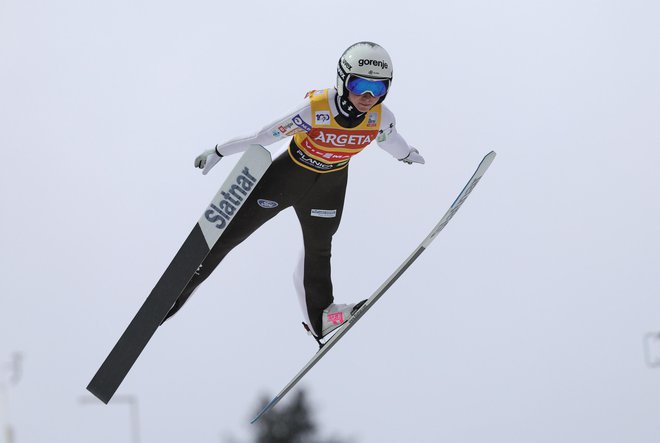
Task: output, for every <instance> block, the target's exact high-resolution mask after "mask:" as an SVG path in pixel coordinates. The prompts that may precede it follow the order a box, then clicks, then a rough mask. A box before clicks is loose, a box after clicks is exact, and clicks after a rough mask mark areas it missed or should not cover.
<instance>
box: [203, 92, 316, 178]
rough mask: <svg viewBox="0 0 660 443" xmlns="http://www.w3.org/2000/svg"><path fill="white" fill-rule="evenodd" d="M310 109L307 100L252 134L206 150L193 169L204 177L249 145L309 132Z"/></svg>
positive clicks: (271, 141) (273, 141)
mask: <svg viewBox="0 0 660 443" xmlns="http://www.w3.org/2000/svg"><path fill="white" fill-rule="evenodd" d="M311 114H312V112H311V107H310V104H309V100H306V101H305V102H304V104H302V105H300V106H298V107H297V108H296V109H295V110H294V111H292V112H290V113H288V114H287V115H286V116H284V117H282V118H279V119H277V120H275V121H274V122H272V123H270V124H268V125H266V126H264V127H263V128H261V129H260V130H259V131H257V132H256V133H254V134H251V135H246V136H242V137H235V138H232V139H231V140H228V141H226V142H225V143H222V144H219V145H216V146H215V148H213V149H209V150H206V151H204V152H202V153H201V154H200V155H198V156H197V158H195V167H196V168H200V169H204V171H203V172H202V173H203V174H204V175H206V174H207V173H208V172H209V171H210V170H211V168H213V166H215V165H216V164H217V163H218V162H219V161H220V159H221V158H222V157H224V156H226V155H232V154H236V153H238V152H243V151H245V150H246V149H247V148H248V147H249V146H250V145H254V144H256V145H264V146H268V145H271V144H273V143H275V142H277V141H279V140H282V139H284V138H286V137H289V136H292V135H293V134H296V133H298V132H309V130H311V125H310V124H309V122H310V121H311Z"/></svg>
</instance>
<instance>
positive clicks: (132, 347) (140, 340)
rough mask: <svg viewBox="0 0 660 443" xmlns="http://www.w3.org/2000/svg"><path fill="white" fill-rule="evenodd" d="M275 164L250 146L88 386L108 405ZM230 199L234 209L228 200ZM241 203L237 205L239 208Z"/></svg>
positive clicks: (260, 148) (257, 149)
mask: <svg viewBox="0 0 660 443" xmlns="http://www.w3.org/2000/svg"><path fill="white" fill-rule="evenodd" d="M270 163H271V157H270V153H269V152H268V151H267V150H266V149H265V148H264V147H263V146H259V145H252V146H251V147H250V148H249V149H248V150H247V152H246V153H245V154H243V156H242V157H241V159H240V160H239V161H238V163H237V164H236V166H235V167H234V169H233V170H232V172H231V173H230V174H229V177H228V178H227V179H226V180H225V182H224V183H223V185H222V186H221V187H220V190H219V191H218V193H217V194H216V196H215V197H214V198H213V200H212V201H211V203H210V204H209V206H208V208H207V209H206V210H205V211H204V214H203V215H202V217H201V218H200V219H199V221H198V222H197V224H196V225H195V227H194V228H193V229H192V231H191V232H190V235H188V238H187V239H186V241H185V242H184V243H183V245H182V246H181V249H179V252H177V254H176V255H175V256H174V259H173V260H172V262H171V263H170V265H169V266H168V267H167V269H166V270H165V272H164V273H163V275H162V277H161V278H160V280H158V283H156V286H155V287H154V289H153V290H152V291H151V294H149V296H148V297H147V299H146V301H145V302H144V304H143V305H142V307H141V308H140V309H139V310H138V312H137V314H136V315H135V317H134V318H133V320H132V321H131V323H130V324H129V325H128V327H127V328H126V330H125V331H124V333H123V334H122V336H121V337H120V338H119V341H117V344H116V345H115V347H114V348H113V349H112V351H110V354H109V355H108V357H107V358H106V359H105V361H104V362H103V364H102V365H101V367H100V368H99V370H98V371H97V372H96V375H94V378H92V381H91V382H90V383H89V385H88V386H87V390H88V391H89V392H91V393H92V394H94V395H95V396H96V397H98V398H99V399H100V400H101V401H102V402H103V403H108V401H110V399H111V398H112V396H113V395H114V393H115V391H116V390H117V388H119V385H120V384H121V383H122V381H123V380H124V378H125V377H126V375H127V374H128V371H130V369H131V367H132V366H133V364H134V363H135V361H136V360H137V358H138V357H139V356H140V353H141V352H142V350H143V349H144V348H145V346H146V345H147V343H148V342H149V340H150V339H151V337H152V336H153V335H154V333H155V332H156V329H158V326H159V325H160V324H161V323H162V321H163V319H164V318H165V316H166V315H167V313H168V312H169V310H170V308H171V307H172V305H173V304H174V302H176V300H177V299H178V298H179V295H181V292H182V291H183V290H184V288H185V287H186V285H187V284H188V282H189V281H190V279H191V278H192V277H193V275H194V273H195V271H196V270H197V268H198V267H199V266H200V264H201V263H202V262H203V261H204V259H205V258H206V256H207V255H208V253H209V251H210V250H211V248H212V247H213V245H215V243H216V242H217V241H218V239H219V238H220V236H221V235H222V233H223V232H224V229H225V228H226V227H227V225H228V224H229V223H230V222H231V220H232V217H233V214H235V213H236V212H237V211H238V210H239V209H240V207H241V204H242V203H243V202H244V201H245V200H246V199H247V196H248V195H249V194H250V192H251V191H252V189H254V187H255V185H256V184H257V182H258V181H259V180H260V179H261V177H262V176H263V175H264V173H265V172H266V170H267V169H268V167H269V166H270ZM227 195H230V196H232V198H231V201H232V203H231V204H230V205H231V209H229V210H228V209H227V208H228V202H227V201H226V200H225V196H227ZM236 201H239V204H235V202H236Z"/></svg>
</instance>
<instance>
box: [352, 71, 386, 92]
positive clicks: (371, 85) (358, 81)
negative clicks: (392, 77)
mask: <svg viewBox="0 0 660 443" xmlns="http://www.w3.org/2000/svg"><path fill="white" fill-rule="evenodd" d="M388 83H389V82H388V81H387V80H369V79H366V78H362V77H356V76H353V75H352V76H351V77H350V78H349V79H348V82H347V83H346V88H348V90H349V91H351V92H352V93H353V94H356V95H362V94H366V93H367V92H368V93H370V94H371V95H373V96H374V97H382V96H384V95H385V94H386V93H387V86H388Z"/></svg>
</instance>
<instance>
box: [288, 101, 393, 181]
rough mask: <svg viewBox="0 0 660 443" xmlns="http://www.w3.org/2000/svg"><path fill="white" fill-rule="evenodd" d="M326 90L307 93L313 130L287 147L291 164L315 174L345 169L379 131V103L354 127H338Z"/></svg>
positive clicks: (298, 137)
mask: <svg viewBox="0 0 660 443" xmlns="http://www.w3.org/2000/svg"><path fill="white" fill-rule="evenodd" d="M328 91H329V90H328V89H324V90H321V91H310V92H308V93H307V97H309V99H310V102H311V105H312V122H311V123H312V124H311V126H312V130H311V131H309V132H300V133H298V134H295V135H294V136H293V141H294V142H295V146H294V144H293V143H292V144H290V145H289V155H290V156H291V158H292V159H293V161H294V162H295V163H297V164H298V165H300V166H302V167H303V168H307V169H311V170H312V171H316V172H334V171H338V170H340V169H343V168H345V167H346V166H348V161H349V160H350V159H351V157H352V156H354V155H355V154H357V153H359V152H360V151H362V150H363V149H364V148H366V147H367V145H369V143H371V142H372V141H374V140H376V137H377V136H378V130H379V129H380V118H381V106H380V104H378V105H376V106H374V107H373V108H371V109H370V110H369V111H368V112H367V115H366V116H365V118H364V120H363V121H362V123H360V124H359V125H358V126H356V127H355V128H344V127H342V126H340V125H339V124H338V123H337V121H336V120H335V118H334V117H333V115H332V111H331V109H330V103H329V101H328ZM296 147H297V149H296Z"/></svg>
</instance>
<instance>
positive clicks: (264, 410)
mask: <svg viewBox="0 0 660 443" xmlns="http://www.w3.org/2000/svg"><path fill="white" fill-rule="evenodd" d="M278 401H280V397H275V398H274V399H272V400H271V401H270V403H268V404H267V405H266V406H264V407H263V408H262V409H261V411H259V413H258V414H257V415H256V417H254V418H253V419H252V421H250V424H255V423H256V422H257V420H259V419H260V418H261V416H262V415H264V414H265V413H266V412H268V411H269V410H270V409H271V408H272V407H273V406H275V405H276V404H277V402H278Z"/></svg>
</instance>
